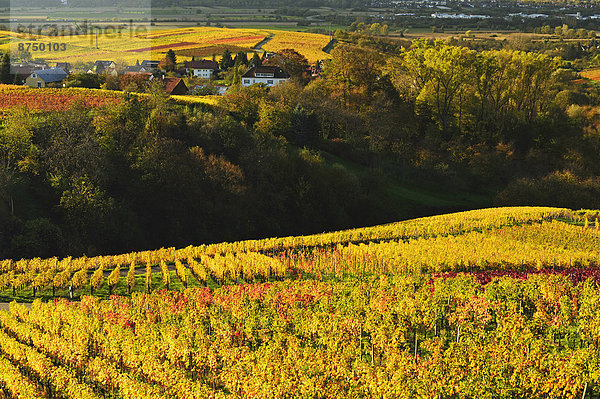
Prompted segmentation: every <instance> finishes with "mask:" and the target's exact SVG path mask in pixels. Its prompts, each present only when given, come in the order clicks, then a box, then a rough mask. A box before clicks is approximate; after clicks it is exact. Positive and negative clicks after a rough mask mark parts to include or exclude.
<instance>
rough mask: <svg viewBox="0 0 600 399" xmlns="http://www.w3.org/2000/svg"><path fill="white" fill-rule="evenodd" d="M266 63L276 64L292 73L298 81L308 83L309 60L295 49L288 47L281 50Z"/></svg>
mask: <svg viewBox="0 0 600 399" xmlns="http://www.w3.org/2000/svg"><path fill="white" fill-rule="evenodd" d="M265 64H266V65H276V66H278V67H280V68H281V69H283V70H284V71H286V72H287V73H289V74H290V76H291V77H292V79H293V80H295V81H296V82H299V83H302V84H306V83H307V82H308V72H307V70H308V67H309V64H308V60H307V59H306V57H304V56H303V55H302V54H300V53H299V52H297V51H296V50H294V49H291V48H286V49H283V50H280V51H278V52H277V54H275V55H274V56H273V57H271V58H270V59H269V60H268V61H267V62H266V63H265Z"/></svg>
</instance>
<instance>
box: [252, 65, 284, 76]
mask: <svg viewBox="0 0 600 399" xmlns="http://www.w3.org/2000/svg"><path fill="white" fill-rule="evenodd" d="M256 74H259V75H261V74H264V75H272V76H256ZM242 77H243V78H266V77H273V78H276V79H289V77H290V74H289V73H287V72H286V71H284V70H283V69H281V68H280V67H278V66H268V65H261V66H258V67H254V68H252V69H250V70H249V71H248V72H246V73H245V74H244V75H242Z"/></svg>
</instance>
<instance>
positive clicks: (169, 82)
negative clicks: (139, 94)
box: [164, 78, 187, 94]
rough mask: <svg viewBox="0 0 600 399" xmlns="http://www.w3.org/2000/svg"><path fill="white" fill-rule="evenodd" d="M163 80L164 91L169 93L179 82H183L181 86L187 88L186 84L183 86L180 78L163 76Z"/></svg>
mask: <svg viewBox="0 0 600 399" xmlns="http://www.w3.org/2000/svg"><path fill="white" fill-rule="evenodd" d="M164 82H165V91H166V92H167V93H169V94H171V93H172V92H173V90H175V88H176V87H177V86H179V85H180V84H183V87H185V88H186V90H187V86H185V83H183V79H181V78H164Z"/></svg>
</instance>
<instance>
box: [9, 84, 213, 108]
mask: <svg viewBox="0 0 600 399" xmlns="http://www.w3.org/2000/svg"><path fill="white" fill-rule="evenodd" d="M128 95H129V96H137V97H138V98H140V99H142V100H145V99H148V98H149V96H150V95H149V94H146V93H129V94H128ZM125 98H127V95H125V94H124V93H122V92H117V91H112V90H100V89H85V88H79V87H71V88H29V87H26V86H14V85H3V84H0V112H2V111H8V110H12V109H23V108H25V109H28V110H31V111H64V110H67V109H70V108H72V107H74V106H82V107H85V108H96V107H102V106H106V105H111V104H119V103H121V102H123V101H124V99H125ZM170 101H171V102H173V103H175V104H182V105H193V104H206V105H209V106H214V105H217V104H218V98H216V96H180V95H174V96H171V97H170Z"/></svg>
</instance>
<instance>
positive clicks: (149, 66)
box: [125, 60, 159, 73]
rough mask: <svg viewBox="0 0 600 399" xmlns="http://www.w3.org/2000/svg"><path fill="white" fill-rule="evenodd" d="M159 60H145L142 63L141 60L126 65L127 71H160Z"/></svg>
mask: <svg viewBox="0 0 600 399" xmlns="http://www.w3.org/2000/svg"><path fill="white" fill-rule="evenodd" d="M158 63H159V61H150V60H144V61H142V63H141V64H140V62H139V61H137V62H136V63H135V65H131V66H126V67H125V73H153V72H156V71H158Z"/></svg>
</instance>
